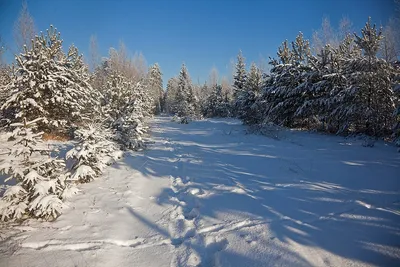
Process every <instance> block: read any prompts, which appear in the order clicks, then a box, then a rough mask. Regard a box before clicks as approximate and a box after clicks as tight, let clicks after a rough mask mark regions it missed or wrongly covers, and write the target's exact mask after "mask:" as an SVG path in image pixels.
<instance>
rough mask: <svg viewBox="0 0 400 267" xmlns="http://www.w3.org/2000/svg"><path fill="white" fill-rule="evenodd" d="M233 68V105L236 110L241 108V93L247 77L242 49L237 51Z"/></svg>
mask: <svg viewBox="0 0 400 267" xmlns="http://www.w3.org/2000/svg"><path fill="white" fill-rule="evenodd" d="M235 68H236V73H235V75H234V76H233V101H234V104H233V106H234V107H235V110H237V111H238V110H241V104H242V103H241V101H242V100H243V97H242V96H241V95H242V94H243V93H244V90H245V88H244V87H245V84H246V78H247V72H246V63H245V58H244V57H243V55H242V51H239V54H238V56H237V62H236V67H235ZM237 115H238V114H237Z"/></svg>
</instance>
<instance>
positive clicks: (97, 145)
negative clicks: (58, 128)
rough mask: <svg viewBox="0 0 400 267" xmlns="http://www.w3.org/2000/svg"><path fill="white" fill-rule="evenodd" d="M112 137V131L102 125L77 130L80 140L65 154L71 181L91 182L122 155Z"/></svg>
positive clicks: (76, 136)
mask: <svg viewBox="0 0 400 267" xmlns="http://www.w3.org/2000/svg"><path fill="white" fill-rule="evenodd" d="M110 137H111V133H110V131H108V130H106V129H104V127H102V126H101V125H90V126H89V127H88V128H87V129H78V130H76V131H75V138H76V139H77V140H79V141H78V143H77V145H76V146H75V147H74V148H72V149H71V150H70V151H68V152H67V154H66V156H65V157H66V160H67V164H68V169H69V170H70V173H71V175H70V177H69V178H68V180H69V181H71V182H79V183H86V182H90V181H92V180H93V179H94V178H95V177H97V176H98V175H100V174H101V173H102V171H103V170H104V168H105V167H106V166H107V165H110V164H111V163H113V162H114V161H115V160H116V159H117V158H118V157H120V156H121V155H120V154H119V153H118V149H117V147H116V145H115V143H114V142H112V141H110Z"/></svg>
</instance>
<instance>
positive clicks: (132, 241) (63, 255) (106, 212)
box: [0, 117, 400, 267]
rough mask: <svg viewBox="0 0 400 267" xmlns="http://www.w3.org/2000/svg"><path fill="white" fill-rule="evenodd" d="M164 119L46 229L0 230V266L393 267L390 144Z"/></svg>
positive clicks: (398, 250) (398, 236)
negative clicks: (270, 134)
mask: <svg viewBox="0 0 400 267" xmlns="http://www.w3.org/2000/svg"><path fill="white" fill-rule="evenodd" d="M170 119H171V118H168V117H158V118H156V119H154V121H153V123H152V135H153V139H154V141H155V143H154V144H153V145H151V146H150V148H149V149H148V150H146V151H145V152H142V153H132V154H130V155H127V156H126V157H125V158H124V159H123V160H122V161H121V162H119V163H118V164H116V165H114V166H113V167H110V168H109V169H108V171H107V172H106V173H105V174H104V175H103V176H102V177H101V178H100V179H98V180H97V181H95V182H92V183H89V184H85V185H82V186H80V189H81V194H79V195H77V196H76V197H75V198H74V199H73V201H72V202H71V203H69V206H70V208H69V209H68V210H67V211H65V213H64V214H63V215H62V216H61V217H60V218H59V219H58V220H57V221H55V222H45V223H40V222H37V221H28V222H25V223H24V224H23V225H21V226H17V227H13V228H3V229H1V231H2V234H3V236H4V239H5V240H3V241H2V242H1V243H0V266H10V267H11V266H16V267H17V266H18V267H20V266H21V267H22V266H24V267H25V266H30V267H33V266H54V267H61V266H82V267H86V266H145V267H150V266H400V153H397V152H396V149H395V148H394V147H392V146H388V145H385V144H384V143H377V144H376V145H375V147H373V148H370V147H363V146H361V141H357V140H345V139H344V138H341V137H336V136H328V135H320V134H310V133H305V132H296V131H284V132H283V133H279V136H280V139H281V140H276V139H272V138H267V137H264V136H257V135H251V134H245V127H244V126H242V125H241V124H240V122H239V121H236V120H229V119H220V120H205V121H199V122H192V123H190V124H188V125H185V124H183V125H182V124H177V123H175V122H171V121H170Z"/></svg>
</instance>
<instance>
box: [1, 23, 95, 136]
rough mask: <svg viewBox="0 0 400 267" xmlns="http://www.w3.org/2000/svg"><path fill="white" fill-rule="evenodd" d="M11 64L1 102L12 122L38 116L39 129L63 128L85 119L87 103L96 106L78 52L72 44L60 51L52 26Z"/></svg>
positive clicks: (48, 130)
mask: <svg viewBox="0 0 400 267" xmlns="http://www.w3.org/2000/svg"><path fill="white" fill-rule="evenodd" d="M15 64H16V68H15V70H14V72H13V74H12V77H11V82H10V83H9V84H8V85H7V87H6V90H7V91H8V92H10V94H9V98H8V99H7V101H6V102H5V103H4V104H3V106H2V110H7V111H8V113H9V114H10V120H11V121H12V122H15V121H18V120H19V118H26V119H27V120H28V121H30V120H33V119H36V118H38V117H42V118H43V120H41V121H39V122H38V126H39V129H40V130H44V131H46V132H51V131H66V130H67V129H68V128H69V127H71V126H73V125H74V124H76V123H80V122H82V121H84V120H85V119H87V117H88V116H89V114H88V113H89V112H90V111H89V110H88V107H97V103H96V100H95V99H94V98H93V97H92V91H93V90H92V88H91V86H90V85H89V83H88V82H87V77H86V76H85V75H84V68H83V67H82V66H83V62H82V58H81V56H78V55H77V50H76V48H74V47H71V49H70V50H69V52H68V54H67V55H65V54H64V53H63V51H62V40H61V39H60V33H57V31H56V29H55V28H53V27H52V26H51V27H50V29H49V30H48V31H47V34H46V35H44V34H41V35H40V36H37V37H36V38H35V40H33V43H32V48H31V49H27V48H25V52H24V53H21V54H20V55H17V56H16V62H15Z"/></svg>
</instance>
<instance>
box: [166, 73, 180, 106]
mask: <svg viewBox="0 0 400 267" xmlns="http://www.w3.org/2000/svg"><path fill="white" fill-rule="evenodd" d="M177 92H178V78H176V77H172V78H170V79H169V80H168V83H167V90H166V92H165V111H166V112H168V113H170V114H174V113H176V94H177Z"/></svg>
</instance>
